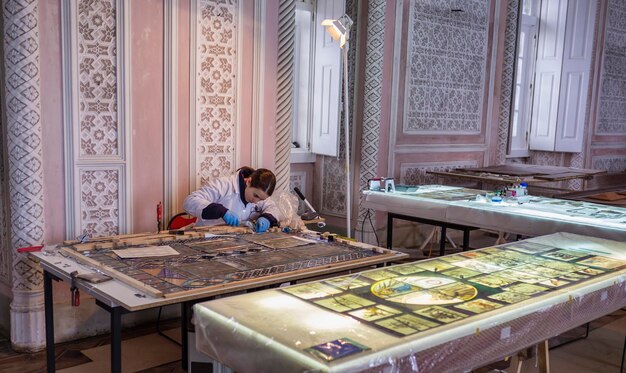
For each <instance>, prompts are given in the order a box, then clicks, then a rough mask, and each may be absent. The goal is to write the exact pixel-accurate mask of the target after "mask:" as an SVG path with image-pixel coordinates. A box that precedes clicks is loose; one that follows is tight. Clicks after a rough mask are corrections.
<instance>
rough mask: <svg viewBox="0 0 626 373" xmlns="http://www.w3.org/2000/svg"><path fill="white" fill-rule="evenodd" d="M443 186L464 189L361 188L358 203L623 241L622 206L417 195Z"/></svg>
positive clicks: (513, 229) (489, 225) (501, 227)
mask: <svg viewBox="0 0 626 373" xmlns="http://www.w3.org/2000/svg"><path fill="white" fill-rule="evenodd" d="M446 190H448V191H452V192H462V191H464V190H467V189H464V188H458V187H444V186H439V185H429V186H420V187H419V189H418V191H417V192H415V193H410V194H409V193H382V192H370V191H365V192H363V193H364V195H365V199H364V201H363V206H364V207H366V208H371V209H373V210H377V211H384V212H392V213H396V214H403V215H408V216H414V217H419V218H426V219H432V220H438V221H441V222H445V223H453V224H461V225H466V226H471V227H477V228H483V229H492V230H495V231H498V232H508V233H515V234H521V235H525V236H541V235H545V234H550V233H554V232H569V233H575V234H581V235H585V236H595V237H602V238H606V239H611V240H617V241H626V208H621V207H613V206H606V205H601V204H596V203H589V202H578V201H568V200H560V199H556V198H546V197H534V196H531V198H530V201H529V202H527V203H523V204H518V203H516V202H510V203H507V202H501V203H494V202H479V201H475V200H460V201H458V200H457V201H447V200H443V199H434V198H425V197H422V195H424V194H425V193H430V192H433V191H446Z"/></svg>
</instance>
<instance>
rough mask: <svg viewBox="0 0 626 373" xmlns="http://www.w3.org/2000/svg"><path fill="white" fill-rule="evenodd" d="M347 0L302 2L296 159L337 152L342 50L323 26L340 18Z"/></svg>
mask: <svg viewBox="0 0 626 373" xmlns="http://www.w3.org/2000/svg"><path fill="white" fill-rule="evenodd" d="M344 7H345V3H344V1H337V0H317V1H315V0H301V1H297V2H296V11H295V29H296V31H295V48H294V54H295V56H294V101H293V108H294V110H293V123H292V139H291V141H292V151H291V162H314V161H315V156H314V154H324V155H331V156H336V155H337V154H338V145H339V141H338V138H339V136H338V135H339V120H340V114H341V98H340V97H341V85H340V83H341V49H340V48H339V45H337V42H335V41H333V40H332V38H330V36H328V35H327V33H326V32H325V30H324V27H322V26H321V22H322V20H324V19H329V18H330V19H337V18H339V17H340V16H341V15H342V14H343V12H344Z"/></svg>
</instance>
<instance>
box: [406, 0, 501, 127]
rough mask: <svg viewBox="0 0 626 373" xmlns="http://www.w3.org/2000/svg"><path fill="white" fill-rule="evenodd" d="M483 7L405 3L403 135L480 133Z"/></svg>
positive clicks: (477, 1)
mask: <svg viewBox="0 0 626 373" xmlns="http://www.w3.org/2000/svg"><path fill="white" fill-rule="evenodd" d="M489 6H490V1H489V0H467V1H462V2H458V1H451V0H447V1H428V0H414V1H411V9H410V18H409V35H408V37H409V43H408V47H407V53H408V55H407V72H406V92H405V100H406V101H405V106H404V107H405V113H404V115H405V118H404V121H403V130H404V132H405V133H409V134H426V133H454V134H477V133H480V131H481V123H482V116H483V97H484V86H485V74H486V63H487V54H488V50H487V38H488V27H489V19H488V18H489ZM456 8H461V9H462V11H460V12H456V11H455V12H452V11H451V9H456Z"/></svg>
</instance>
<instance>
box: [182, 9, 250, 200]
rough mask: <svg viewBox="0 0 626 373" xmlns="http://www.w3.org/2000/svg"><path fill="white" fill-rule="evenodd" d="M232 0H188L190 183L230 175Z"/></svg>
mask: <svg viewBox="0 0 626 373" xmlns="http://www.w3.org/2000/svg"><path fill="white" fill-rule="evenodd" d="M240 10H241V9H240V5H239V2H238V0H224V1H217V0H192V2H191V26H192V30H191V48H190V50H191V61H192V64H191V69H190V71H191V74H190V82H191V84H190V85H191V94H190V103H191V126H190V131H191V136H190V149H191V154H190V157H191V159H190V165H191V167H190V168H191V175H190V176H191V178H190V180H191V187H192V189H193V188H194V187H196V188H197V187H199V186H200V185H202V184H203V183H204V182H206V181H207V180H208V179H209V178H213V177H220V176H226V175H230V174H232V173H233V172H234V171H235V167H236V164H237V159H236V151H237V149H236V147H237V143H236V141H237V136H236V135H237V131H238V119H239V118H238V105H239V101H240V100H239V97H238V91H239V80H238V79H237V77H238V76H239V67H240V61H239V53H238V46H239V43H240V33H241V31H240V30H241V27H239V18H240Z"/></svg>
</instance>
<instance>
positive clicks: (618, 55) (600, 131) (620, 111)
mask: <svg viewBox="0 0 626 373" xmlns="http://www.w3.org/2000/svg"><path fill="white" fill-rule="evenodd" d="M625 35H626V3H625V2H624V1H622V0H609V5H608V11H607V18H606V29H605V36H604V56H603V61H602V77H601V86H600V97H599V100H598V101H599V108H598V112H599V113H598V120H597V124H596V128H595V134H596V135H622V136H623V135H624V134H626V54H625V53H624V50H626V36H625Z"/></svg>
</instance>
